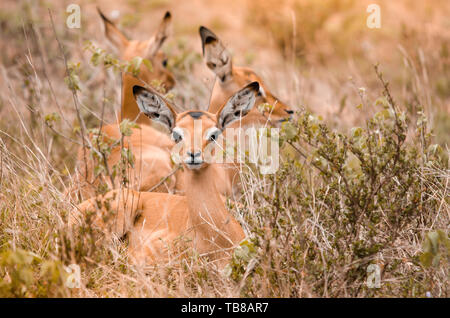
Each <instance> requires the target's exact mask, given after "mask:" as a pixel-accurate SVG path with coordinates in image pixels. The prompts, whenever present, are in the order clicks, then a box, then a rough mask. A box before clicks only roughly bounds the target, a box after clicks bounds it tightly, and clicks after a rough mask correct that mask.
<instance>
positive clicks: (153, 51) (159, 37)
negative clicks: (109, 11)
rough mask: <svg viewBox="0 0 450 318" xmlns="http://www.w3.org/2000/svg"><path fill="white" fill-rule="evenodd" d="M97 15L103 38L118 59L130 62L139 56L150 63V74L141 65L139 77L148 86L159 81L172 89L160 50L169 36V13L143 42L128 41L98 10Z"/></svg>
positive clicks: (165, 60) (163, 55) (164, 59)
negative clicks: (100, 20)
mask: <svg viewBox="0 0 450 318" xmlns="http://www.w3.org/2000/svg"><path fill="white" fill-rule="evenodd" d="M98 13H99V14H100V17H101V18H102V20H103V23H104V26H105V36H106V38H107V39H108V41H109V42H110V43H111V45H112V46H113V47H114V48H115V49H116V50H117V51H118V53H119V57H120V59H122V60H125V61H131V60H132V59H133V58H134V57H137V56H139V57H142V58H145V59H147V60H149V61H150V62H151V63H152V68H153V70H152V72H149V71H148V70H147V68H146V67H145V66H144V64H142V65H141V69H140V73H139V77H140V78H141V79H142V80H143V81H144V82H146V83H148V84H150V83H151V81H152V80H160V81H161V82H162V83H163V84H164V87H165V88H166V89H167V90H170V89H172V88H173V86H174V85H175V78H174V76H173V74H172V73H171V72H170V71H169V70H168V69H167V68H166V67H167V57H166V56H165V54H164V53H163V52H162V51H161V50H160V49H161V46H162V45H163V43H164V41H165V40H166V39H167V37H168V35H169V27H170V24H171V20H172V17H171V14H170V12H169V11H167V12H166V14H165V15H164V17H163V19H162V21H161V23H160V24H159V27H158V29H157V30H156V32H155V33H154V34H153V35H152V36H150V37H149V38H148V39H146V40H143V41H139V40H130V39H128V37H127V36H126V35H125V34H123V33H122V32H121V31H120V30H119V29H118V28H117V26H116V25H115V24H114V23H113V22H111V21H110V20H109V19H108V18H107V17H106V16H105V15H104V14H103V13H102V12H101V11H100V9H98Z"/></svg>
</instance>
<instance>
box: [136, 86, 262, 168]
mask: <svg viewBox="0 0 450 318" xmlns="http://www.w3.org/2000/svg"><path fill="white" fill-rule="evenodd" d="M258 91H259V84H258V82H252V83H250V84H248V85H247V86H246V87H244V88H242V89H241V90H239V91H238V92H237V93H235V94H234V95H233V96H232V97H231V98H230V99H229V100H228V101H227V102H226V103H225V104H224V105H223V106H222V107H221V108H220V110H219V111H218V112H217V113H210V112H207V111H199V110H191V111H185V112H182V113H177V112H175V110H174V107H173V106H172V105H171V104H170V103H169V102H168V101H167V100H166V99H164V97H162V96H161V95H160V94H159V93H157V92H156V91H155V90H153V89H151V88H144V87H141V86H134V87H133V93H134V96H135V98H136V102H137V104H138V106H139V108H140V110H141V112H143V113H144V114H146V115H147V116H148V117H149V118H150V119H153V120H155V121H159V122H160V123H161V124H163V125H164V126H166V128H167V129H168V130H169V132H170V133H171V135H172V139H173V140H174V141H175V143H177V144H181V145H182V153H181V161H182V163H183V164H184V165H185V166H186V168H188V169H189V170H198V169H202V168H205V167H207V166H208V164H209V163H208V160H205V149H206V148H207V147H209V146H210V145H212V146H214V144H215V142H216V141H217V139H218V138H219V136H220V135H221V133H222V132H223V131H224V129H225V128H226V127H227V126H229V125H230V124H231V123H233V122H235V121H237V120H239V119H240V118H242V117H243V116H246V115H247V114H248V113H249V112H250V111H251V110H252V108H253V106H254V105H255V100H256V94H257V93H258Z"/></svg>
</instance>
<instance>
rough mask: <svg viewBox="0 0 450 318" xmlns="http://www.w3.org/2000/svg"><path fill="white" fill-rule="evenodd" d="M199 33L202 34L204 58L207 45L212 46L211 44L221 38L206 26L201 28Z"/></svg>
mask: <svg viewBox="0 0 450 318" xmlns="http://www.w3.org/2000/svg"><path fill="white" fill-rule="evenodd" d="M198 32H199V33H200V37H201V39H202V51H203V56H204V55H205V46H206V44H210V43H213V42H216V41H219V38H218V37H217V35H215V34H214V33H213V32H212V31H211V30H210V29H208V28H206V27H204V26H201V27H200V28H199V29H198Z"/></svg>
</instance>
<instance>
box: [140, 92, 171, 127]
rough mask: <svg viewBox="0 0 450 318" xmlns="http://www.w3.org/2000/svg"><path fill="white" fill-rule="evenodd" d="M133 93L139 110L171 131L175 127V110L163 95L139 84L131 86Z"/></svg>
mask: <svg viewBox="0 0 450 318" xmlns="http://www.w3.org/2000/svg"><path fill="white" fill-rule="evenodd" d="M133 95H134V98H135V99H136V103H137V104H138V107H139V109H140V110H141V112H143V113H144V114H145V115H147V116H148V117H149V118H150V119H152V120H155V121H158V122H160V123H161V124H163V125H164V126H166V127H167V129H168V130H169V131H172V129H173V127H175V118H176V112H175V111H174V109H173V107H172V106H171V105H170V103H169V102H168V101H166V100H165V98H164V97H162V96H161V95H160V94H159V93H157V92H156V91H155V90H154V89H152V88H145V87H142V86H139V85H135V86H133Z"/></svg>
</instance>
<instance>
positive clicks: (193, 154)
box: [186, 151, 202, 160]
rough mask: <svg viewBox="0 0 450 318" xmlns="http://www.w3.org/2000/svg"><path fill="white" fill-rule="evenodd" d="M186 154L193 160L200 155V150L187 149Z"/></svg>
mask: <svg viewBox="0 0 450 318" xmlns="http://www.w3.org/2000/svg"><path fill="white" fill-rule="evenodd" d="M186 154H187V155H188V156H189V157H191V158H192V160H194V159H195V158H197V157H200V156H201V154H202V152H201V151H197V152H196V153H192V152H191V151H187V152H186Z"/></svg>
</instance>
